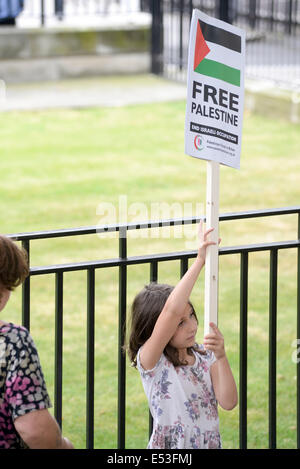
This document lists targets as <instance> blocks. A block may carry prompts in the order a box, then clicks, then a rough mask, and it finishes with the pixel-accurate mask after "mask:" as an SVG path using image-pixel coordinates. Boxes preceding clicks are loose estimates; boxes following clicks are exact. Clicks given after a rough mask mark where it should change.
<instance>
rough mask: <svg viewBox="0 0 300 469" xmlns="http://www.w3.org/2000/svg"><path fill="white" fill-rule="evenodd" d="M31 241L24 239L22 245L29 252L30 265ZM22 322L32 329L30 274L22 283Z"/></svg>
mask: <svg viewBox="0 0 300 469" xmlns="http://www.w3.org/2000/svg"><path fill="white" fill-rule="evenodd" d="M29 243H30V241H29V239H27V240H23V241H22V247H23V249H24V250H25V251H26V252H27V258H28V265H29V267H30V244H29ZM22 324H23V326H24V327H26V329H28V330H29V329H30V276H28V277H27V278H26V279H25V281H24V282H23V285H22Z"/></svg>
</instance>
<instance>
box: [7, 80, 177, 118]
mask: <svg viewBox="0 0 300 469" xmlns="http://www.w3.org/2000/svg"><path fill="white" fill-rule="evenodd" d="M0 95H1V98H0V108H1V110H2V111H11V110H30V109H51V108H72V107H73V108H80V107H93V106H126V105H128V104H141V103H152V102H159V101H173V100H181V99H185V98H186V86H185V85H184V84H181V83H175V82H172V81H168V80H165V79H163V78H159V77H156V76H154V75H151V74H149V75H148V74H145V75H134V76H128V75H127V76H120V77H101V78H82V79H78V78H77V79H68V80H61V81H57V82H55V81H54V82H44V83H26V84H7V85H6V87H5V85H4V83H2V89H1V91H0Z"/></svg>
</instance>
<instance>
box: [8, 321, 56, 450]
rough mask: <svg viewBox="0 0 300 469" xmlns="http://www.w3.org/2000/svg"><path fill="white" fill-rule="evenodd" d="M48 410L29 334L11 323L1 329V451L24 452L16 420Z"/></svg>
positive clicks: (41, 373) (36, 358) (38, 365)
mask: <svg viewBox="0 0 300 469" xmlns="http://www.w3.org/2000/svg"><path fill="white" fill-rule="evenodd" d="M49 407H51V402H50V398H49V396H48V393H47V389H46V384H45V380H44V376H43V372H42V369H41V365H40V362H39V357H38V353H37V350H36V347H35V345H34V342H33V340H32V338H31V336H30V334H29V332H28V331H27V329H25V328H24V327H21V326H15V325H14V324H11V323H10V324H5V325H3V326H0V449H1V448H2V449H19V448H25V447H26V445H25V444H24V442H23V441H22V439H21V438H20V435H19V434H18V433H17V431H16V429H15V427H14V420H15V419H16V418H17V417H20V416H22V415H25V414H27V413H28V412H32V411H34V410H38V409H47V408H49Z"/></svg>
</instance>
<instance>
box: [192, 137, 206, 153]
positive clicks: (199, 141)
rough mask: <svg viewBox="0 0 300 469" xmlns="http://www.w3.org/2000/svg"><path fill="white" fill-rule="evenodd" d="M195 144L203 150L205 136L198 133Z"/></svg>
mask: <svg viewBox="0 0 300 469" xmlns="http://www.w3.org/2000/svg"><path fill="white" fill-rule="evenodd" d="M194 145H195V148H196V150H203V148H204V138H203V137H202V135H196V137H195V138H194Z"/></svg>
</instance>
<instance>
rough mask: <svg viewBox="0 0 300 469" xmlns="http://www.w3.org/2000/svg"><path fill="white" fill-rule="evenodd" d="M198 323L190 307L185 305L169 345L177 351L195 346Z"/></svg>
mask: <svg viewBox="0 0 300 469" xmlns="http://www.w3.org/2000/svg"><path fill="white" fill-rule="evenodd" d="M197 329H198V321H197V318H196V316H195V313H194V312H193V309H192V307H191V305H189V304H188V305H187V306H186V308H185V310H184V313H183V315H182V318H181V321H180V323H179V324H178V326H177V330H176V332H175V334H174V335H173V337H172V339H171V340H170V345H172V347H174V348H177V349H187V348H188V347H193V345H194V344H195V338H196V333H197Z"/></svg>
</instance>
